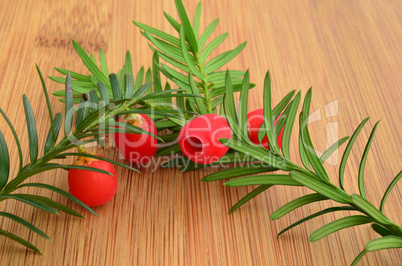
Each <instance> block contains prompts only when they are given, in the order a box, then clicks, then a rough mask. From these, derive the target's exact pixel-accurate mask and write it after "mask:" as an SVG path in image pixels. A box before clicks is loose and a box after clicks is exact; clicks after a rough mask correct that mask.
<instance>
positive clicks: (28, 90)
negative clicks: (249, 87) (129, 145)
mask: <svg viewBox="0 0 402 266" xmlns="http://www.w3.org/2000/svg"><path fill="white" fill-rule="evenodd" d="M183 2H184V5H185V7H186V8H187V9H188V11H189V14H191V15H190V19H192V14H194V11H195V8H196V4H197V2H196V1H189V0H187V1H183ZM1 6H2V8H1V9H0V18H1V19H0V39H1V42H0V95H1V97H0V107H1V108H2V109H3V110H4V111H5V112H6V113H7V114H8V115H9V117H10V120H11V121H12V122H13V124H14V125H15V127H16V131H17V133H18V134H19V136H20V137H21V140H22V147H23V154H24V156H25V158H28V157H29V155H28V141H27V130H26V126H25V118H24V115H23V105H22V95H23V94H26V95H27V96H28V98H29V99H30V100H31V103H32V106H33V110H34V113H35V116H36V119H37V123H38V128H39V145H40V146H39V147H43V144H44V139H45V137H46V135H45V134H47V130H48V128H49V126H50V123H49V120H48V114H47V109H46V104H45V100H44V98H43V94H42V90H41V86H40V80H39V78H38V76H37V73H36V69H35V63H37V64H38V65H39V66H40V68H41V70H42V73H44V75H46V76H47V75H57V73H56V71H55V70H54V67H63V68H67V69H72V70H75V71H76V72H79V73H82V72H84V73H87V72H86V71H85V67H84V66H83V64H82V62H81V61H80V59H79V57H78V56H77V55H76V53H75V52H74V50H73V46H72V44H71V39H73V38H74V39H75V40H77V41H78V42H79V43H80V44H81V45H82V46H83V48H84V49H85V50H86V51H87V52H94V53H95V54H97V53H98V51H99V49H100V48H101V47H103V48H104V50H105V53H106V58H107V61H108V64H109V67H110V69H109V70H111V71H117V70H119V69H120V68H121V66H122V65H123V62H124V54H125V52H126V50H127V49H129V50H130V51H131V54H132V58H133V65H134V71H138V70H139V68H140V67H141V65H145V66H146V67H148V66H150V64H151V57H152V53H151V51H150V49H149V47H148V43H147V41H146V40H145V39H144V38H143V37H142V36H141V34H140V32H139V29H138V28H135V26H134V25H133V24H132V23H131V21H132V20H136V21H140V22H142V23H145V24H147V25H151V26H154V27H156V28H159V29H162V30H168V31H169V32H170V33H172V34H173V33H174V32H173V31H172V29H171V28H170V25H168V23H167V22H166V21H165V19H164V17H163V11H166V12H167V13H169V14H172V15H174V17H175V18H176V17H178V16H177V13H176V11H175V6H174V1H173V0H169V1H165V0H163V1H162V0H151V1H96V0H91V1H77V0H71V1H68V2H65V1H37V0H30V1H27V0H23V1H18V4H17V3H15V2H14V1H1ZM400 10H402V1H398V0H386V1H385V0H384V1H374V0H366V1H359V0H356V1H346V0H343V1H335V0H333V1H318V0H300V1H290V0H282V1H266V0H264V1H263V0H255V1H247V2H245V1H239V0H230V1H229V0H221V1H212V0H205V1H203V14H202V16H201V28H202V29H205V27H206V26H207V25H208V23H210V22H211V21H212V20H213V19H215V18H217V17H220V24H219V25H218V28H217V31H216V33H215V34H214V36H217V34H221V33H224V32H229V37H228V39H227V40H226V41H225V42H224V44H223V45H222V47H220V48H218V51H219V52H223V51H225V50H227V49H232V48H233V47H234V46H235V45H238V44H240V43H241V42H243V41H244V40H248V44H247V47H246V49H245V50H244V51H243V52H242V53H241V54H240V56H239V57H237V58H236V59H235V60H233V62H231V63H230V64H229V65H227V66H225V67H224V69H226V67H229V68H231V69H241V70H246V69H247V68H250V73H251V81H252V82H254V83H256V84H257V87H256V88H254V89H253V92H252V94H251V96H250V104H249V111H251V110H254V109H257V108H261V107H262V84H263V78H264V75H265V73H266V71H267V70H268V69H269V70H270V73H271V77H272V86H273V103H274V104H275V103H277V102H278V101H279V100H280V99H282V97H284V96H285V95H286V94H287V93H288V92H289V91H290V90H293V89H297V90H302V93H303V95H304V93H305V92H306V91H307V89H308V88H309V87H310V86H313V100H312V109H311V113H313V112H314V114H315V115H314V117H316V120H317V121H316V122H314V123H311V125H310V130H311V135H312V139H313V142H314V144H315V145H316V147H317V149H318V150H320V151H324V150H325V148H326V147H327V142H329V144H331V143H332V142H334V141H335V140H336V139H338V138H340V137H343V136H346V135H351V134H352V133H353V131H354V129H355V128H356V127H357V125H358V124H359V123H360V121H361V120H363V119H364V118H365V117H368V116H371V117H372V119H371V120H370V121H369V123H368V125H369V126H368V127H366V128H365V129H364V130H363V131H362V133H361V135H360V136H361V137H360V138H359V139H358V141H357V144H356V146H355V149H354V150H353V151H352V153H351V156H350V158H349V162H348V165H347V168H346V174H345V180H346V181H345V187H346V190H347V191H348V192H351V191H355V192H356V191H358V190H357V171H358V167H359V161H360V157H361V154H362V152H363V149H364V146H365V142H366V140H367V138H368V136H369V134H370V131H371V129H370V128H371V127H372V126H373V125H374V123H375V121H377V120H380V119H381V123H380V127H379V128H378V130H377V134H376V138H375V140H374V142H373V144H372V149H371V151H370V154H369V156H368V160H367V168H366V190H367V193H368V197H369V199H370V201H372V202H374V203H375V204H376V206H378V205H379V203H380V200H381V196H382V194H383V192H384V191H385V189H386V187H387V186H388V184H389V182H390V181H391V180H392V178H393V177H394V176H395V175H396V174H397V173H398V171H400V170H401V158H402V149H401V148H402V147H401V143H402V142H401V129H402V119H401V113H402V108H401V104H400V102H401V100H402V95H401V94H402V93H401V91H402V90H401V89H400V84H402V75H401V74H400V70H401V69H402V58H401V54H402V48H401V43H402V23H401V14H400ZM47 84H48V89H49V91H51V92H53V91H56V90H60V89H62V88H63V86H62V85H60V84H56V83H55V82H52V81H50V80H49V79H47ZM398 102H399V104H398ZM51 104H52V106H53V108H54V112H62V111H63V110H64V106H63V104H61V103H60V102H58V101H57V100H56V98H55V97H53V96H51ZM0 121H1V122H0V130H2V131H3V132H4V135H5V138H6V140H7V142H8V143H9V149H10V153H11V154H10V155H11V161H12V162H17V156H18V154H17V149H16V145H15V143H14V142H13V138H12V134H11V131H10V130H9V129H8V128H7V126H6V123H5V122H4V120H3V119H1V120H0ZM295 127H296V128H297V127H298V124H297V123H296V125H295ZM294 133H295V134H294V135H293V138H292V144H293V145H292V146H291V157H292V158H295V160H296V161H297V162H299V161H298V155H297V154H298V146H297V139H296V137H295V136H296V132H294ZM343 150H344V147H342V148H341V151H343ZM99 152H100V153H101V154H103V155H105V156H107V157H109V158H112V159H118V152H117V150H116V149H115V148H109V149H106V150H101V151H99ZM120 161H121V162H124V161H123V160H120ZM339 161H340V154H338V156H335V157H334V158H333V160H332V161H331V163H330V164H328V163H327V164H326V168H327V170H328V173H329V174H330V176H331V179H332V180H333V181H334V182H336V176H337V169H338V164H339ZM25 162H27V161H26V160H25ZM17 168H18V164H17V163H13V164H12V169H11V171H12V172H11V176H13V174H15V173H16V170H17ZM140 170H141V171H142V172H143V174H142V175H139V174H135V173H131V172H129V171H128V170H126V169H122V168H119V167H117V174H118V176H119V188H118V191H117V195H116V197H115V198H114V199H113V200H112V201H111V202H110V203H108V204H106V205H104V206H101V207H98V208H96V209H95V211H96V212H97V213H98V214H99V216H100V217H99V218H96V217H94V216H91V215H90V214H88V213H85V212H84V211H83V210H82V209H80V208H79V207H77V206H75V205H73V204H72V203H71V202H67V200H65V199H62V198H61V197H59V196H58V195H55V194H51V193H46V192H41V195H44V196H49V197H51V198H52V199H54V200H56V201H59V202H62V203H64V204H68V206H70V207H72V208H74V209H76V210H78V211H80V212H82V213H84V215H85V216H86V219H85V220H81V219H78V218H74V217H71V216H68V215H65V214H60V215H59V216H55V215H51V214H48V213H45V212H43V211H39V210H36V209H35V210H34V209H33V208H31V207H29V206H26V205H24V204H21V203H18V202H15V201H12V200H8V201H5V202H2V203H0V211H9V212H12V213H15V214H18V215H20V216H22V217H23V218H25V219H27V220H28V221H29V222H32V223H33V224H34V225H36V226H38V227H39V228H40V229H43V230H44V231H45V233H47V234H48V235H49V236H50V238H51V239H52V240H51V241H46V240H44V239H43V238H40V237H38V236H37V235H36V234H33V233H32V232H28V231H27V230H26V229H25V228H23V227H22V226H19V225H16V224H15V223H11V222H10V221H9V220H6V219H2V218H0V228H2V229H5V230H9V231H11V232H13V233H15V234H17V235H19V236H21V237H22V238H25V239H29V240H30V241H32V242H33V244H35V245H36V246H37V247H38V248H39V249H40V250H41V251H42V253H43V255H39V254H35V253H34V252H31V251H28V250H27V249H25V248H24V247H22V246H20V245H19V244H16V243H14V242H13V241H10V240H8V239H6V238H5V237H2V236H0V264H1V265H133V264H139V265H154V264H172V265H177V264H181V265H183V264H186V265H347V264H349V263H351V262H352V260H353V259H354V258H355V256H356V255H357V254H358V253H359V252H360V251H361V250H362V249H363V247H364V243H366V242H367V241H369V240H370V239H373V238H375V237H377V236H376V235H375V233H373V232H372V230H371V229H370V228H369V226H365V225H363V226H359V227H355V228H352V229H347V230H342V231H340V232H338V233H335V234H333V235H330V236H328V237H326V238H324V239H322V240H320V241H317V242H314V243H309V242H308V236H309V234H310V233H312V232H313V231H314V230H316V229H318V228H319V227H321V226H323V225H324V224H325V223H328V222H330V221H332V220H334V219H335V218H339V217H342V214H336V215H334V214H328V215H326V216H323V217H320V218H316V219H314V220H313V221H310V222H308V223H305V224H303V225H301V226H299V227H297V228H295V229H293V230H292V231H290V232H288V233H287V234H285V235H283V236H281V237H279V238H277V237H276V234H277V233H278V232H279V231H280V230H282V229H283V228H285V227H286V226H288V225H289V224H291V223H292V222H295V221H297V220H299V219H301V218H303V217H305V216H307V215H309V214H311V213H313V212H315V211H318V210H321V209H323V208H325V207H328V206H334V204H333V203H332V202H322V203H314V204H311V205H309V206H307V207H303V208H301V209H298V210H295V211H293V212H292V213H291V214H290V215H287V216H285V217H283V218H281V219H279V220H277V221H270V219H269V216H270V214H271V213H272V212H273V211H274V210H276V209H277V208H278V207H280V206H282V205H283V204H285V203H287V202H289V201H290V200H292V199H294V198H296V197H300V196H302V195H305V194H306V193H309V191H308V190H307V189H301V188H290V187H274V188H271V189H270V190H268V191H266V192H264V193H263V194H261V195H259V196H258V197H257V198H255V199H254V200H252V201H251V202H249V203H248V204H246V205H245V206H243V207H242V208H240V209H239V210H237V211H235V212H234V213H232V214H230V215H229V214H228V210H229V209H230V207H231V206H232V205H233V204H235V203H236V202H237V201H238V200H239V199H241V198H242V197H243V196H244V195H246V194H247V193H248V192H249V191H251V189H252V187H248V188H228V187H224V186H223V182H215V183H202V182H200V181H199V180H200V179H201V178H202V177H203V176H205V175H206V174H207V173H210V172H213V171H216V169H210V170H199V171H195V172H190V173H185V174H182V173H181V172H180V171H178V170H177V169H157V170H156V171H153V170H152V169H151V168H146V169H145V168H144V169H140ZM33 178H34V179H35V180H37V181H38V182H45V183H48V184H52V185H55V186H57V187H60V188H62V189H64V190H68V184H67V179H66V178H67V173H66V172H64V171H53V172H48V173H44V174H41V175H38V176H36V177H33ZM401 189H402V187H401V184H399V185H398V186H397V187H396V188H395V189H394V190H393V192H392V193H391V194H390V196H389V198H388V202H387V206H386V209H385V212H386V215H387V216H388V217H389V218H390V219H391V220H393V221H395V222H397V223H399V224H401V223H402V216H401V215H400V214H401V211H400V210H401V207H402V200H401ZM29 192H32V193H35V192H36V191H35V190H34V189H31V190H29ZM401 263H402V253H401V251H400V250H390V251H379V252H375V253H369V254H368V255H367V256H366V257H365V258H364V259H363V260H362V262H361V265H399V264H401Z"/></svg>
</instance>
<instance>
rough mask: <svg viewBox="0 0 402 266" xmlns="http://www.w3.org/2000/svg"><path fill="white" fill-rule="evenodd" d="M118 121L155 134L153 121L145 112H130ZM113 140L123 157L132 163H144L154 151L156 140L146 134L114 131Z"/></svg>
mask: <svg viewBox="0 0 402 266" xmlns="http://www.w3.org/2000/svg"><path fill="white" fill-rule="evenodd" d="M118 121H119V122H124V123H130V124H131V125H133V126H136V127H139V128H142V129H144V130H146V131H148V132H151V133H152V134H154V135H156V134H157V130H156V127H155V124H154V122H153V121H152V119H151V118H149V116H147V115H146V114H131V115H129V116H127V117H125V118H124V117H121V118H120V119H119V120H118ZM114 141H115V144H116V146H117V148H118V149H119V151H120V153H121V154H122V155H123V156H124V158H125V159H126V160H127V161H129V162H130V163H132V164H144V163H147V162H148V161H150V160H151V159H152V158H153V157H154V156H155V153H156V148H157V144H158V140H157V139H156V138H155V137H152V136H150V135H148V134H134V133H114Z"/></svg>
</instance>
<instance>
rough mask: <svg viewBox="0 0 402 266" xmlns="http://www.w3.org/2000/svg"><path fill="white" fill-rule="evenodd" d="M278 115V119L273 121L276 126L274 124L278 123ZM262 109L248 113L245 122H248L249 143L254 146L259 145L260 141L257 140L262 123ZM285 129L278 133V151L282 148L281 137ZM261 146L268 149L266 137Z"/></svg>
mask: <svg viewBox="0 0 402 266" xmlns="http://www.w3.org/2000/svg"><path fill="white" fill-rule="evenodd" d="M279 117H280V115H279V116H278V118H277V119H276V120H275V122H274V125H276V122H277V121H278V119H279ZM264 120H265V118H264V109H257V110H254V111H252V112H250V113H248V114H247V122H248V137H249V139H250V141H251V142H252V143H254V144H257V145H259V144H260V141H259V140H258V131H259V130H260V127H261V126H262V124H263V123H264ZM284 129H285V127H283V128H282V130H281V132H280V133H279V136H278V138H277V142H278V146H279V149H280V148H282V136H283V130H284ZM261 145H262V146H263V147H264V148H266V149H269V142H268V138H267V136H265V137H264V138H263V139H262V141H261Z"/></svg>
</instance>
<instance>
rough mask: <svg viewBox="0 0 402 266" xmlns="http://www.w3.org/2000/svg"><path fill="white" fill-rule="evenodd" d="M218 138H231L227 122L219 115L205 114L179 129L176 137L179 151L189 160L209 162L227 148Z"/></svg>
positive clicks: (223, 152)
mask: <svg viewBox="0 0 402 266" xmlns="http://www.w3.org/2000/svg"><path fill="white" fill-rule="evenodd" d="M220 138H232V133H231V129H230V127H229V124H228V122H227V121H226V119H225V118H223V117H222V116H220V115H217V114H207V115H202V116H199V117H197V118H194V119H193V120H191V121H190V122H188V123H187V124H186V125H185V126H184V127H183V128H182V129H181V130H180V133H179V138H178V139H179V146H180V149H181V151H182V152H183V153H184V155H185V156H186V157H188V158H189V159H190V160H191V161H193V162H195V163H199V164H210V163H213V162H215V161H217V160H219V159H220V158H222V156H223V155H225V154H226V152H227V151H228V150H229V148H228V147H227V146H225V145H223V144H222V143H221V142H220V141H219V139H220Z"/></svg>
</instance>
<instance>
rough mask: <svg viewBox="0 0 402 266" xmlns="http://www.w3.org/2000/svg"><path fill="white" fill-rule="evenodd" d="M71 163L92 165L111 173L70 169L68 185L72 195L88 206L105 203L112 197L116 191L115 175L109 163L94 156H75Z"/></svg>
mask: <svg viewBox="0 0 402 266" xmlns="http://www.w3.org/2000/svg"><path fill="white" fill-rule="evenodd" d="M94 155H97V154H94ZM97 156H101V155H97ZM102 157H103V156H102ZM73 165H85V166H89V167H94V168H97V169H102V170H105V171H108V172H109V173H111V174H112V175H113V176H111V175H107V174H102V173H98V172H93V171H89V170H80V169H70V170H69V171H68V186H69V187H70V192H71V194H72V195H73V196H74V197H76V198H78V199H79V200H81V201H82V202H84V203H85V204H86V205H88V206H90V207H95V206H99V205H102V204H105V203H106V202H108V201H110V200H111V199H112V198H113V197H114V195H115V194H116V191H117V176H116V170H115V169H114V167H113V165H112V164H111V163H109V162H105V161H101V160H97V159H94V158H88V157H77V159H76V160H75V162H74V163H73Z"/></svg>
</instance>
